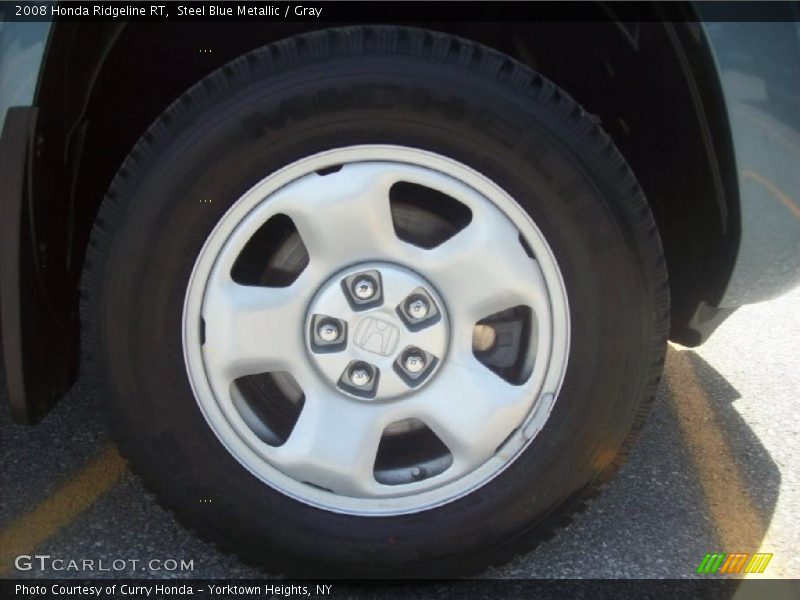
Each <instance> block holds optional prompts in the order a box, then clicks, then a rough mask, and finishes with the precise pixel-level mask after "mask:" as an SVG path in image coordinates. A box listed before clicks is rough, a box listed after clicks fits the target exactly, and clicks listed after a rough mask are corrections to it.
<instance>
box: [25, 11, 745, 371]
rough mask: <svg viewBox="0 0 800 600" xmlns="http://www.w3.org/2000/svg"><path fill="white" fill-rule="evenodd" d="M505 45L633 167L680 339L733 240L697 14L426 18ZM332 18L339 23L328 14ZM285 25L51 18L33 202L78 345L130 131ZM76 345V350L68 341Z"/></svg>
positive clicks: (48, 277)
mask: <svg viewBox="0 0 800 600" xmlns="http://www.w3.org/2000/svg"><path fill="white" fill-rule="evenodd" d="M416 25H418V26H420V27H427V28H430V29H435V30H440V31H444V32H447V33H451V34H455V35H459V36H462V37H465V38H469V39H472V40H474V41H477V42H480V43H483V44H485V45H488V46H491V47H494V48H496V49H498V50H500V51H502V52H505V53H507V54H509V55H511V56H513V57H515V58H516V59H518V60H520V61H521V62H523V63H525V64H527V65H529V66H531V67H532V68H535V69H537V70H539V71H540V72H541V73H543V74H544V75H546V76H547V77H549V78H550V79H551V80H553V81H554V82H555V83H556V84H558V85H560V86H561V87H563V88H564V89H565V90H566V91H567V92H568V93H570V94H571V95H572V96H573V97H575V99H576V100H577V101H578V102H579V103H580V104H581V105H582V106H583V107H584V108H585V109H586V110H587V111H588V112H590V113H592V114H594V115H596V117H597V118H599V119H600V120H601V121H602V124H603V127H604V128H605V129H606V131H607V132H608V133H609V134H610V135H611V136H612V138H613V139H614V140H615V142H616V144H617V146H618V147H619V148H620V150H621V151H622V154H623V155H624V156H625V157H626V158H627V160H628V161H629V162H630V163H631V165H632V167H633V170H634V172H635V173H636V174H637V176H638V178H639V180H640V182H641V184H642V186H643V188H644V190H645V193H646V195H647V198H648V200H649V202H650V204H651V207H652V210H653V213H654V215H655V218H656V221H657V224H658V227H659V231H660V234H661V237H662V240H663V243H664V248H665V253H666V259H667V265H668V269H669V277H670V285H671V297H672V307H673V309H672V320H673V328H672V332H671V337H672V339H675V340H678V341H680V342H682V343H684V344H687V345H695V344H697V343H699V342H700V341H701V339H702V336H701V335H700V334H699V333H698V332H697V331H696V330H693V329H692V325H691V323H690V321H691V319H692V317H693V316H694V315H695V314H696V313H697V312H698V309H699V308H701V307H702V306H703V305H709V306H714V305H715V302H716V301H717V300H718V299H719V297H720V296H721V294H722V292H723V290H724V286H725V284H726V282H727V279H728V276H729V274H730V271H731V268H732V257H733V256H734V255H735V251H736V248H737V246H738V236H739V221H738V219H739V215H738V197H737V191H736V189H737V188H736V184H735V180H734V179H733V174H734V169H733V159H732V153H731V150H730V135H729V132H728V129H727V124H726V118H725V112H724V108H723V104H722V102H721V98H720V92H719V90H718V87H717V86H718V82H717V78H716V73H715V71H714V70H713V63H712V62H711V59H710V54H709V52H708V49H707V48H706V46H705V40H704V38H703V36H702V33H701V32H700V30H699V29H697V27H696V25H693V24H691V23H673V24H669V23H668V22H666V21H665V22H663V23H662V22H658V20H657V19H653V20H652V21H649V22H641V23H632V24H623V23H619V22H615V21H614V20H613V19H611V20H610V19H608V18H606V19H605V20H598V21H597V22H591V23H557V24H554V23H546V22H544V23H532V22H531V23H502V24H501V23H420V24H416ZM327 26H330V25H327ZM311 28H312V27H310V26H309V25H308V24H303V23H286V24H276V25H271V26H270V27H265V26H263V24H259V23H254V24H248V23H235V24H234V23H213V24H212V23H192V24H164V23H114V24H86V23H83V24H82V23H56V24H54V25H53V31H52V33H51V38H50V41H49V45H48V49H47V52H46V56H45V64H44V67H43V72H42V76H41V78H40V82H39V89H38V91H37V106H38V109H39V118H38V122H37V125H36V133H35V137H34V148H33V154H32V156H33V161H32V166H31V167H30V169H31V179H30V180H31V181H32V187H31V190H30V199H29V203H28V210H29V213H30V214H29V217H30V222H31V224H32V227H31V231H32V237H33V243H32V248H33V252H34V253H35V255H36V261H37V263H38V264H39V265H40V266H41V265H46V266H47V268H45V269H41V268H40V269H39V271H40V272H41V273H43V274H44V275H43V276H42V277H43V281H42V286H41V287H42V289H43V290H44V293H45V294H46V295H47V296H48V303H49V304H52V305H53V306H54V310H55V311H56V312H57V313H59V314H60V316H61V317H62V319H63V321H64V322H66V323H67V325H66V327H65V331H66V333H64V335H65V336H66V337H67V338H68V339H69V344H68V346H69V347H71V348H72V349H73V351H74V357H72V359H71V360H72V361H73V362H74V363H75V364H77V362H76V361H77V357H78V355H79V326H78V319H77V305H78V287H79V281H80V274H81V270H82V267H83V261H84V256H85V252H86V246H87V243H88V239H89V232H90V230H91V227H92V225H93V222H94V219H95V215H96V213H97V208H98V206H99V204H100V202H101V200H102V198H103V196H104V194H105V192H106V190H107V188H108V186H109V183H110V181H111V179H112V177H113V176H114V174H115V173H116V171H117V170H118V169H119V168H120V166H121V165H122V162H123V160H124V158H125V156H126V155H127V154H128V152H129V151H130V149H131V148H132V146H133V145H134V144H135V142H136V140H137V139H138V138H139V137H140V136H141V135H142V134H143V132H144V131H145V130H146V128H147V127H148V126H149V125H150V124H151V123H152V122H153V121H154V120H155V119H156V117H157V116H158V115H159V114H160V113H161V112H162V111H163V110H164V109H165V108H166V107H167V106H168V105H169V104H170V103H171V102H172V101H174V100H175V99H176V98H177V97H178V96H179V95H180V94H181V93H182V92H183V91H185V90H186V89H187V88H189V87H190V86H191V85H193V84H194V83H195V82H197V81H198V80H200V79H201V78H202V77H204V76H205V75H206V74H208V73H210V72H211V71H213V70H215V69H217V68H219V67H221V66H222V65H224V64H225V63H227V62H228V61H230V60H231V59H233V58H235V57H237V56H239V55H241V54H243V53H245V52H247V51H249V50H252V49H254V48H257V47H260V46H262V45H265V44H268V43H270V42H272V41H275V40H278V39H282V38H285V37H288V36H291V35H294V34H297V33H301V32H303V31H307V30H309V29H311ZM67 354H68V353H67Z"/></svg>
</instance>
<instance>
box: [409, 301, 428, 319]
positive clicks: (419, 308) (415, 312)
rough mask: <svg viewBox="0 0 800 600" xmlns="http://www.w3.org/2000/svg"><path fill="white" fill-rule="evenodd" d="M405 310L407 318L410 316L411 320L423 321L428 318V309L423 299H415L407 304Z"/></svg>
mask: <svg viewBox="0 0 800 600" xmlns="http://www.w3.org/2000/svg"><path fill="white" fill-rule="evenodd" d="M407 310H408V316H410V317H411V318H412V319H424V318H425V317H427V316H428V311H429V310H430V307H429V306H428V303H427V302H426V301H425V300H424V299H422V298H417V299H415V300H412V301H411V302H409V303H408V307H407Z"/></svg>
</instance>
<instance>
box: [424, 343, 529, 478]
mask: <svg viewBox="0 0 800 600" xmlns="http://www.w3.org/2000/svg"><path fill="white" fill-rule="evenodd" d="M453 358H456V357H453ZM521 392H522V389H521V388H520V387H519V386H514V385H512V384H510V383H508V382H506V381H505V380H503V379H501V378H500V377H498V376H497V375H495V374H494V373H492V372H491V371H489V370H488V369H487V368H486V367H484V366H483V365H482V364H480V363H479V362H478V361H477V360H476V359H475V358H474V357H473V356H472V355H469V356H466V355H465V356H464V357H463V359H460V360H453V361H452V362H450V363H449V364H448V365H447V366H446V367H445V368H444V369H443V371H442V372H441V373H440V374H439V378H438V379H437V380H436V382H434V383H433V384H432V385H431V386H430V388H429V389H426V390H425V391H424V392H423V393H422V394H420V395H419V398H418V399H415V400H416V402H415V406H414V410H415V411H416V416H417V417H418V418H420V419H422V420H423V421H424V422H425V424H426V425H428V427H430V428H431V429H432V430H433V432H434V433H436V435H437V436H438V437H439V439H441V440H442V442H443V443H444V444H445V446H447V447H448V449H449V450H450V452H451V453H452V455H453V468H454V469H455V470H457V471H460V472H468V471H471V470H472V469H474V468H476V467H478V466H480V465H481V464H483V463H484V462H486V461H487V460H488V459H490V458H491V457H492V456H494V454H495V453H496V451H497V448H498V446H500V445H501V444H502V443H503V441H505V439H506V438H507V437H508V435H509V434H510V433H511V432H512V431H513V430H514V429H515V428H516V427H517V426H518V425H519V424H520V422H521V421H522V419H523V418H524V417H525V414H526V413H527V411H528V410H529V408H530V399H529V398H526V394H524V393H521Z"/></svg>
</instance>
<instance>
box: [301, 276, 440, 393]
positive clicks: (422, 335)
mask: <svg viewBox="0 0 800 600" xmlns="http://www.w3.org/2000/svg"><path fill="white" fill-rule="evenodd" d="M304 334H305V339H306V342H307V348H308V352H309V356H310V357H311V361H312V363H313V364H314V365H315V367H316V368H317V371H318V372H319V373H320V375H321V376H322V377H323V378H324V379H325V380H326V381H327V382H328V383H329V384H331V385H333V386H335V387H336V389H337V390H339V391H340V392H342V393H343V394H346V395H349V396H352V397H355V398H359V399H362V400H388V399H393V398H398V397H401V396H405V395H408V394H411V393H413V392H414V391H416V390H418V389H419V388H420V387H422V386H424V385H425V384H427V383H428V382H429V381H431V379H432V378H433V376H434V374H435V372H436V371H437V370H438V368H439V366H440V365H441V363H442V361H443V360H444V358H445V355H446V354H447V349H448V344H449V324H448V319H447V315H446V312H445V307H444V302H443V301H442V299H441V298H440V296H439V295H438V293H437V292H436V290H435V289H434V288H433V286H432V285H431V284H430V283H429V282H428V281H426V280H425V279H424V278H423V277H422V276H420V275H419V274H417V273H415V272H414V271H411V270H409V269H406V268H404V267H400V266H398V265H394V264H390V263H378V262H374V263H363V264H360V265H355V266H353V267H351V268H348V269H346V270H344V271H341V272H339V273H337V274H336V275H334V276H333V277H331V278H330V279H329V280H328V281H326V282H325V283H324V284H323V285H322V286H320V288H319V290H318V291H317V293H316V294H315V295H314V298H313V300H312V301H311V304H310V305H309V309H308V314H307V316H306V321H305V332H304Z"/></svg>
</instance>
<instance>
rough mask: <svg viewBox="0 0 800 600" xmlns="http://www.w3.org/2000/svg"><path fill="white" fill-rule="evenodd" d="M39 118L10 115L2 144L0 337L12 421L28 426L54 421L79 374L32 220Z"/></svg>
mask: <svg viewBox="0 0 800 600" xmlns="http://www.w3.org/2000/svg"><path fill="white" fill-rule="evenodd" d="M37 117H38V110H37V108H36V107H15V108H10V109H9V110H8V113H7V115H6V120H5V126H4V127H3V133H2V137H0V323H2V328H1V329H0V331H2V342H3V358H4V361H5V375H6V382H7V386H8V401H9V405H10V409H11V414H12V416H13V417H14V419H15V420H17V421H20V422H23V423H35V422H37V421H38V420H40V419H41V418H42V417H43V416H44V415H45V414H47V412H48V411H49V410H50V408H52V407H53V405H54V404H55V403H56V401H57V400H58V399H59V398H60V397H61V396H62V395H63V394H64V392H66V391H67V390H68V389H69V387H70V385H71V384H72V382H73V380H74V376H75V373H76V371H77V352H76V351H75V349H74V346H75V344H74V340H73V338H74V337H75V336H74V335H73V333H74V332H73V331H72V328H73V327H72V326H71V325H70V323H69V322H70V321H72V319H70V318H69V316H68V315H60V314H59V313H61V312H63V311H59V310H57V309H56V308H55V306H56V304H55V303H54V302H53V296H52V295H51V293H50V291H51V287H52V286H49V285H48V284H47V283H46V282H47V281H48V274H47V273H45V272H43V270H45V269H47V265H46V264H42V262H41V261H40V260H39V259H38V257H37V244H44V243H46V240H43V239H38V238H37V230H36V225H35V223H34V220H33V218H32V213H31V207H32V206H33V203H32V201H31V197H30V194H31V188H32V177H31V173H30V167H31V164H32V162H31V161H32V159H33V152H32V140H33V136H34V131H35V127H36V120H37ZM61 226H62V227H63V226H64V225H63V223H62V225H61Z"/></svg>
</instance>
